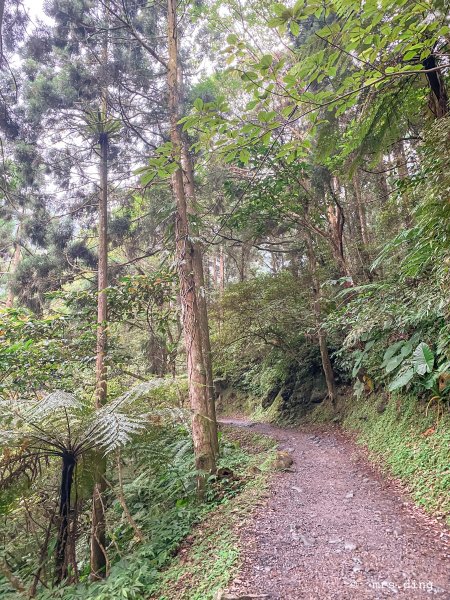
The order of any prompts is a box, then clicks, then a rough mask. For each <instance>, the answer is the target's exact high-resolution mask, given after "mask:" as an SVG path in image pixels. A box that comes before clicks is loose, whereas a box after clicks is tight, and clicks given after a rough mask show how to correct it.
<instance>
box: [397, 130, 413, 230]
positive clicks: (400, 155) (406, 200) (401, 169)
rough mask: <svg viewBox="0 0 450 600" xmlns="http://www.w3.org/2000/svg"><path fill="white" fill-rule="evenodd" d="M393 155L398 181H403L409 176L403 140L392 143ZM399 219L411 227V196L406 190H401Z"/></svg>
mask: <svg viewBox="0 0 450 600" xmlns="http://www.w3.org/2000/svg"><path fill="white" fill-rule="evenodd" d="M393 150H394V157H395V165H396V167H397V174H398V178H399V179H400V181H405V180H407V179H408V177H409V171H408V159H407V157H406V153H405V146H404V144H403V141H402V140H400V141H398V142H396V143H395V144H394V147H393ZM400 196H401V206H400V212H401V215H400V216H401V219H402V221H403V224H404V226H405V227H406V228H407V229H409V228H410V227H412V206H411V197H410V195H409V194H408V192H407V191H405V190H401V194H400Z"/></svg>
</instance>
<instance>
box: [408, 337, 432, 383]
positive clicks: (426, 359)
mask: <svg viewBox="0 0 450 600" xmlns="http://www.w3.org/2000/svg"><path fill="white" fill-rule="evenodd" d="M412 359H413V365H414V369H415V371H416V373H418V374H419V375H425V373H431V371H432V370H433V365H434V354H433V351H432V350H431V348H430V347H429V346H428V344H425V342H421V343H420V344H419V345H418V346H417V348H416V349H415V350H414V353H413V356H412Z"/></svg>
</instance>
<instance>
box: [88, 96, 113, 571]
mask: <svg viewBox="0 0 450 600" xmlns="http://www.w3.org/2000/svg"><path fill="white" fill-rule="evenodd" d="M102 104H103V106H102V120H103V125H104V126H105V127H102V124H100V123H99V126H100V128H101V129H105V128H106V123H107V111H106V107H107V98H106V92H105V94H104V98H103V103H102ZM99 145H100V167H99V170H100V193H99V196H98V296H97V360H96V395H95V404H96V408H100V407H101V406H103V404H105V402H106V398H107V367H106V350H107V323H108V302H107V296H106V288H107V287H108V145H109V143H108V133H107V132H106V131H103V132H102V133H100V136H99ZM105 473H106V461H105V458H104V457H103V456H101V455H100V453H99V454H98V456H97V472H96V477H95V479H96V481H95V484H94V491H93V495H92V531H91V579H92V580H97V579H102V578H103V577H105V576H106V516H105V506H104V502H103V495H104V492H105V490H106V482H105V477H104V475H105Z"/></svg>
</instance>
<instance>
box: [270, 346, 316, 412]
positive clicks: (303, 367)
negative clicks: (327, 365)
mask: <svg viewBox="0 0 450 600" xmlns="http://www.w3.org/2000/svg"><path fill="white" fill-rule="evenodd" d="M278 394H279V395H280V396H281V403H280V416H281V418H282V419H283V420H286V421H291V420H295V419H296V418H298V417H301V416H302V415H304V414H305V413H306V412H308V410H310V409H311V408H312V406H313V405H314V404H319V403H320V402H323V400H325V398H326V396H327V385H326V381H325V376H324V374H323V370H322V361H321V358H320V351H319V348H318V347H316V346H314V345H311V346H310V345H306V344H305V346H304V347H303V348H302V352H301V356H300V358H299V360H298V362H297V363H295V364H292V365H291V368H290V369H289V372H288V374H287V376H286V378H285V380H284V382H283V383H282V384H281V385H280V386H279V387H274V388H273V389H272V390H271V391H270V393H269V394H268V395H267V396H266V398H264V400H263V402H262V407H263V408H268V407H269V406H271V405H272V404H273V402H274V400H275V398H276V397H277V395H278Z"/></svg>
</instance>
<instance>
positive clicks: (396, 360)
mask: <svg viewBox="0 0 450 600" xmlns="http://www.w3.org/2000/svg"><path fill="white" fill-rule="evenodd" d="M403 361H404V356H402V355H401V354H397V355H396V356H393V357H392V358H391V359H390V360H388V362H387V363H386V373H392V371H395V369H396V368H397V367H398V366H399V365H401V364H402V362H403Z"/></svg>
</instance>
